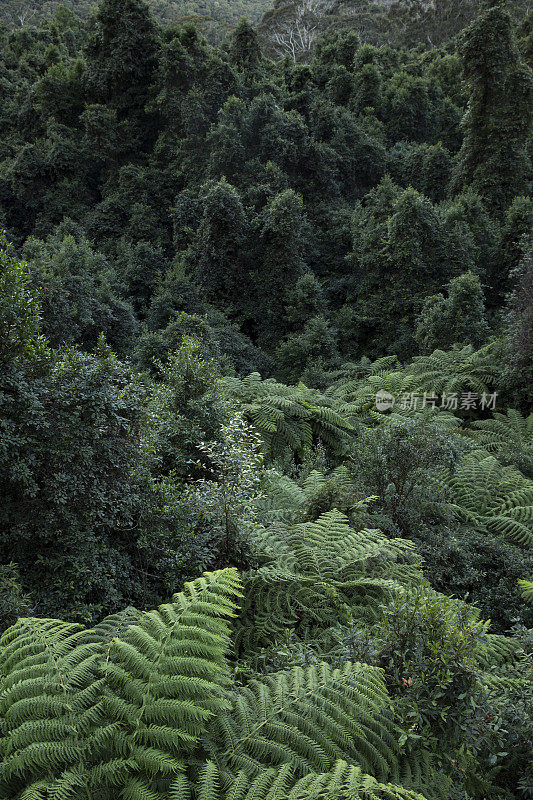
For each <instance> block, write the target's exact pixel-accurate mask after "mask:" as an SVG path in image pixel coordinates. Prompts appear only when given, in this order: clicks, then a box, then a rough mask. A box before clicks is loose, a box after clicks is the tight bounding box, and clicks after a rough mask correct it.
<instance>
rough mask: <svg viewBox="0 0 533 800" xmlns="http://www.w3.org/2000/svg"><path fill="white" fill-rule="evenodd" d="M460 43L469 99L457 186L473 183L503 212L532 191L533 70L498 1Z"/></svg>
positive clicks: (467, 32) (458, 164)
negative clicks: (530, 156)
mask: <svg viewBox="0 0 533 800" xmlns="http://www.w3.org/2000/svg"><path fill="white" fill-rule="evenodd" d="M459 49H460V52H461V55H462V61H463V78H464V82H465V86H466V89H467V91H468V95H469V101H468V109H467V112H466V114H465V116H464V119H463V128H464V141H463V145H462V147H461V151H460V153H459V157H458V162H457V170H456V175H455V180H454V188H455V190H456V191H457V190H458V191H461V190H462V189H463V188H465V187H467V186H471V187H472V188H473V189H474V190H475V191H476V192H478V193H479V194H480V195H482V196H483V197H485V198H486V199H487V200H488V201H489V203H490V205H491V206H492V207H493V208H494V210H495V211H497V212H498V213H500V214H502V213H503V212H504V211H505V209H506V208H507V207H508V206H509V204H510V203H511V202H512V200H513V198H514V197H515V196H516V195H519V194H527V190H528V187H529V184H530V181H531V163H530V160H529V157H528V154H527V141H528V137H529V135H530V133H531V123H532V120H533V74H532V72H531V70H530V69H529V68H528V67H527V66H526V65H525V64H523V62H522V61H521V59H520V53H519V51H518V47H517V44H516V41H515V37H514V33H513V24H512V20H511V17H510V15H509V14H508V13H507V11H505V10H504V9H503V8H502V7H501V5H500V4H499V3H498V4H497V5H494V6H493V7H492V8H488V9H487V10H485V11H484V12H483V13H482V14H481V15H480V16H479V17H478V18H477V19H476V20H475V21H474V22H473V23H472V24H471V25H470V26H469V27H468V28H466V30H465V31H464V32H463V34H462V36H461V38H460V41H459Z"/></svg>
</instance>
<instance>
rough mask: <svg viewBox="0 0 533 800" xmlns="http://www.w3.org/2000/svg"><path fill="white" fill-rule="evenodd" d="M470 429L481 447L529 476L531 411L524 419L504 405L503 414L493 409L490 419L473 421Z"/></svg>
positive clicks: (532, 435)
mask: <svg viewBox="0 0 533 800" xmlns="http://www.w3.org/2000/svg"><path fill="white" fill-rule="evenodd" d="M472 428H473V429H474V430H473V431H472V435H473V437H474V438H475V439H476V440H477V442H479V444H480V445H481V446H482V447H484V448H485V450H487V451H488V452H489V453H494V454H495V455H496V456H497V457H498V459H500V460H503V461H504V463H507V464H515V465H516V466H517V467H518V468H519V469H520V470H522V472H524V473H525V474H526V475H528V476H529V477H533V414H530V415H529V417H527V418H526V417H523V416H522V415H521V414H520V412H519V411H516V409H514V408H508V409H507V410H506V412H505V414H500V413H499V412H495V413H494V415H493V417H492V419H482V420H475V421H474V422H473V423H472Z"/></svg>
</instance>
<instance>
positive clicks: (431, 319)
mask: <svg viewBox="0 0 533 800" xmlns="http://www.w3.org/2000/svg"><path fill="white" fill-rule="evenodd" d="M447 292H448V296H447V297H445V296H444V295H443V294H441V293H439V294H436V295H431V296H430V297H426V299H425V300H424V305H423V306H422V311H421V312H420V314H419V316H418V317H417V320H416V333H415V338H416V340H417V342H418V343H419V345H420V347H421V348H422V350H423V351H424V352H427V353H431V352H433V350H437V349H439V350H449V349H450V348H451V347H452V346H453V345H455V344H459V345H463V346H464V345H467V344H471V345H473V346H474V347H475V348H478V347H481V345H483V344H485V343H486V341H487V339H488V337H489V334H490V329H489V326H488V323H487V317H486V313H485V304H484V297H483V289H482V287H481V281H480V280H479V277H478V276H477V275H474V274H473V273H472V272H465V274H464V275H459V276H458V277H457V278H453V279H452V280H451V281H450V283H449V284H448V287H447Z"/></svg>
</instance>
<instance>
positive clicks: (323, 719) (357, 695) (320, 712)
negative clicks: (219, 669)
mask: <svg viewBox="0 0 533 800" xmlns="http://www.w3.org/2000/svg"><path fill="white" fill-rule="evenodd" d="M388 705H389V698H388V694H387V691H386V688H385V683H384V680H383V677H382V675H381V671H380V670H378V669H377V668H375V667H369V666H367V665H361V664H352V663H350V662H345V664H343V666H342V667H341V668H340V669H333V668H332V667H330V666H329V665H327V664H320V665H319V666H316V667H315V666H312V667H308V668H307V669H303V668H301V667H295V668H294V669H292V670H291V671H289V672H281V673H275V674H272V675H268V676H265V677H263V678H261V679H259V678H258V679H255V680H252V681H250V682H249V684H248V685H247V686H246V687H243V688H242V689H240V690H239V691H238V692H237V693H236V694H235V697H234V699H233V708H232V710H231V711H230V712H229V713H226V714H221V715H219V716H218V717H217V719H216V720H215V721H214V722H213V726H212V735H213V740H214V742H215V744H216V747H215V749H216V752H221V753H223V760H224V761H225V762H227V763H228V765H229V766H230V767H232V768H234V769H242V770H244V771H245V772H246V773H247V774H248V775H250V776H252V777H253V776H254V775H256V774H257V773H258V772H259V771H260V770H261V769H262V768H263V766H266V765H268V766H274V765H276V764H283V763H287V762H288V763H290V764H291V765H292V766H293V767H294V769H295V771H296V773H299V774H300V775H305V774H306V773H308V772H311V771H326V770H328V769H330V768H331V767H332V766H333V764H334V762H335V761H336V760H337V759H339V758H345V759H348V760H350V761H351V762H352V763H355V764H358V765H359V766H361V768H362V769H363V770H364V771H367V772H372V773H373V774H374V775H376V776H377V777H387V776H389V775H390V774H393V773H394V770H395V767H396V765H397V763H398V752H399V746H398V738H399V734H400V731H399V730H398V729H397V728H396V727H395V726H394V724H393V723H392V721H391V717H390V714H389V713H388V712H387V708H388Z"/></svg>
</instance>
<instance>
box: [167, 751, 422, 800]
mask: <svg viewBox="0 0 533 800" xmlns="http://www.w3.org/2000/svg"><path fill="white" fill-rule="evenodd" d="M187 791H188V792H189V793H188V794H186V793H185V792H184V791H183V789H182V790H181V794H178V787H176V794H175V795H173V796H172V797H171V800H189V798H190V800H200V799H201V798H202V800H203V799H204V798H209V800H423V798H422V795H420V794H417V793H416V792H413V791H410V790H409V789H404V788H402V787H401V786H395V785H393V784H390V783H387V784H385V783H380V782H378V781H377V780H376V779H375V778H373V777H372V776H370V775H366V774H365V773H364V772H362V771H361V769H360V767H357V766H354V765H353V764H348V763H347V762H346V761H341V760H339V761H337V762H336V763H335V765H334V766H333V767H332V769H331V770H330V771H329V772H322V773H309V774H308V775H306V776H305V777H303V778H300V779H296V778H295V776H294V769H293V768H292V765H291V764H284V765H283V766H281V767H278V768H273V767H270V768H268V767H267V768H263V769H262V770H261V771H260V772H259V773H258V774H257V775H256V776H255V777H254V778H250V777H249V776H248V775H247V773H246V772H245V771H239V772H238V773H237V775H236V776H235V777H233V778H232V779H230V780H229V781H228V780H227V778H226V776H224V775H222V774H221V773H220V770H219V769H218V768H217V766H216V765H215V764H214V763H213V762H208V763H207V764H206V765H205V766H204V768H203V770H202V774H201V777H200V779H199V781H198V785H197V786H194V787H188V788H187Z"/></svg>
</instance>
